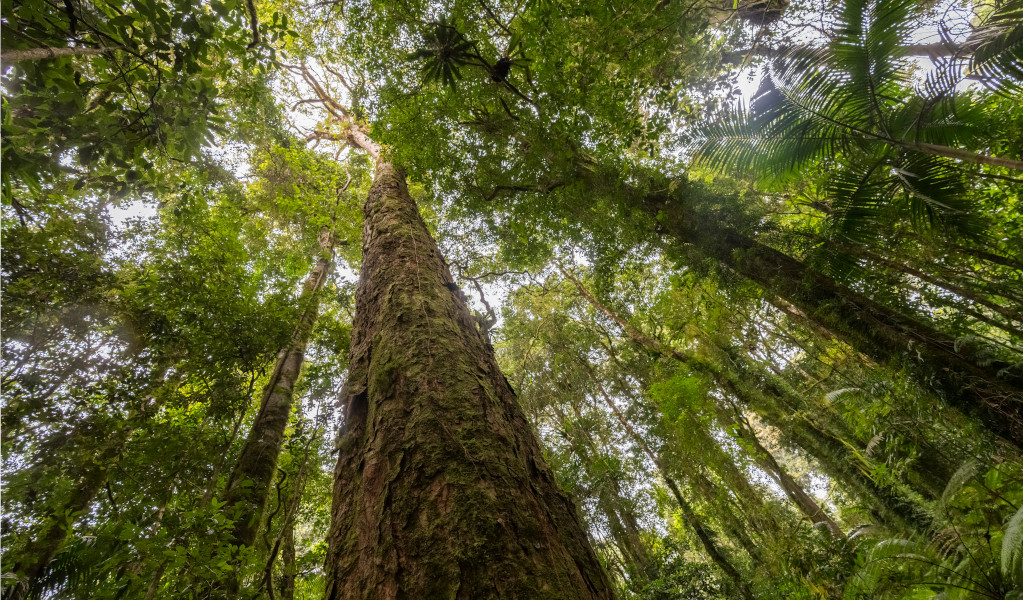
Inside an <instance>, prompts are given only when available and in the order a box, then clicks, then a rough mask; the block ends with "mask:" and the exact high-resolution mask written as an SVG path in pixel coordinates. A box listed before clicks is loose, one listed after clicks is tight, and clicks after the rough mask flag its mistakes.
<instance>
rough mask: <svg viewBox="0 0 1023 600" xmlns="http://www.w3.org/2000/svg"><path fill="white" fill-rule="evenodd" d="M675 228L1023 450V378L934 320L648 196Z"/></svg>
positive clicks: (674, 233) (647, 205)
mask: <svg viewBox="0 0 1023 600" xmlns="http://www.w3.org/2000/svg"><path fill="white" fill-rule="evenodd" d="M645 208H646V210H648V211H649V212H651V213H652V214H655V215H657V214H660V215H662V217H661V221H662V222H663V223H664V224H665V227H666V228H667V230H668V232H669V233H670V234H671V235H672V236H674V237H676V238H677V239H678V240H679V241H682V242H685V243H687V244H691V245H692V246H693V247H694V248H695V249H696V251H697V252H698V253H700V254H701V255H703V256H707V257H711V258H713V259H715V260H717V261H719V262H720V263H721V264H723V265H725V266H726V267H728V268H730V269H732V270H734V271H735V272H737V273H739V274H740V275H742V276H744V277H746V278H748V279H750V280H752V281H753V282H755V283H757V284H759V285H760V286H761V287H763V288H764V289H765V290H766V291H767V292H769V293H770V294H774V295H777V296H778V297H780V298H782V299H784V300H785V301H786V302H789V303H791V304H792V305H793V306H795V307H796V308H798V309H799V310H800V311H802V312H803V314H805V315H807V318H808V319H812V320H813V321H815V322H816V323H818V324H819V325H821V326H823V327H825V328H826V329H827V330H828V331H829V332H831V334H832V335H833V336H834V337H836V338H838V339H840V340H842V341H844V342H846V343H847V344H849V345H850V346H851V347H853V348H854V349H856V350H857V351H859V352H861V353H862V354H864V355H866V356H869V357H871V358H873V359H875V360H877V361H878V362H881V363H888V362H892V363H899V362H902V361H904V360H909V361H913V362H915V363H917V364H915V365H914V366H913V369H912V371H913V373H914V374H915V375H916V377H917V379H918V380H919V381H920V382H921V384H922V385H923V386H925V387H929V388H931V389H934V390H935V391H937V392H938V393H939V394H940V395H941V396H942V398H943V399H944V400H945V401H946V402H947V403H948V404H949V405H951V406H953V407H955V408H957V409H959V410H961V411H963V412H964V413H966V414H969V415H973V416H974V417H976V418H977V419H978V420H979V421H980V422H981V423H983V424H984V426H985V427H987V428H988V429H989V430H990V431H991V432H992V433H994V434H996V435H998V436H1000V437H1002V438H1003V439H1005V440H1007V441H1009V442H1011V443H1012V444H1014V445H1015V446H1016V447H1018V448H1023V378H1020V377H1019V376H1018V375H1013V374H1012V373H1010V372H1008V371H1005V372H1000V370H1001V368H1002V366H1003V365H999V364H982V363H981V362H979V361H974V360H973V359H972V358H971V357H970V356H969V355H968V354H967V353H966V352H965V351H964V349H963V348H960V347H959V345H958V344H956V340H955V339H954V338H953V337H951V336H949V335H947V334H945V333H943V332H941V331H938V330H936V329H934V328H933V327H930V326H929V325H928V324H926V323H923V322H921V321H919V320H917V319H914V318H911V317H908V316H906V315H902V314H900V313H898V312H896V311H894V310H892V309H890V308H888V307H887V306H884V305H882V304H880V303H878V302H875V301H873V300H871V299H870V298H867V297H866V296H863V295H862V294H859V293H857V292H855V291H853V290H852V289H850V288H848V287H845V286H842V285H840V284H839V283H838V282H836V281H835V280H833V279H831V278H829V277H826V276H825V275H823V274H821V273H817V272H815V271H814V270H812V269H810V268H808V267H807V266H806V265H804V264H803V263H801V262H799V261H797V260H795V259H793V258H792V257H790V256H788V255H786V254H783V253H781V252H779V251H777V250H775V249H774V248H771V247H769V246H765V245H764V244H761V243H759V242H757V241H756V240H754V239H752V238H750V237H747V236H744V235H742V234H741V233H739V232H738V231H735V230H733V229H730V228H728V227H724V226H722V225H720V223H718V222H716V221H715V220H714V219H712V218H698V217H697V216H696V215H694V214H692V213H691V212H689V211H686V210H684V209H683V208H681V207H680V206H679V205H678V204H677V203H674V202H668V201H665V200H664V199H660V198H653V197H650V196H648V197H647V198H646V200H645Z"/></svg>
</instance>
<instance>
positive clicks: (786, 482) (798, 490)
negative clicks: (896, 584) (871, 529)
mask: <svg viewBox="0 0 1023 600" xmlns="http://www.w3.org/2000/svg"><path fill="white" fill-rule="evenodd" d="M720 414H721V417H722V419H723V420H724V421H725V422H726V423H732V424H734V425H735V430H736V433H737V434H738V435H739V436H740V437H741V438H742V439H743V440H744V441H745V442H746V443H748V444H749V445H750V446H752V452H751V453H750V455H751V456H752V457H753V459H754V460H755V461H756V462H757V465H758V466H759V467H760V468H761V469H763V470H764V471H765V472H767V474H768V475H770V476H771V477H772V478H773V479H774V480H775V481H776V482H777V483H778V485H779V486H780V487H781V489H782V490H783V491H784V492H785V495H786V496H788V497H789V500H791V501H792V503H793V504H795V505H796V506H797V507H798V508H799V510H800V512H802V513H803V515H804V516H806V518H808V519H810V522H812V523H823V524H825V525H826V526H827V527H828V530H829V531H831V534H832V535H834V536H835V537H838V538H841V537H845V534H844V533H842V529H841V528H840V527H839V526H838V523H835V521H834V520H833V519H832V518H831V517H830V516H828V513H826V512H824V509H822V508H821V507H820V505H819V504H817V501H816V500H814V499H813V498H812V497H811V496H810V495H809V494H807V493H806V491H805V490H804V489H803V486H801V485H799V483H797V482H796V480H795V479H793V478H792V476H791V475H789V473H788V471H786V470H785V468H784V467H782V466H781V465H780V464H779V463H778V460H777V459H776V458H775V457H774V455H773V454H771V452H770V451H769V450H768V449H767V448H765V447H764V445H763V444H761V443H760V439H759V438H757V433H756V431H754V430H753V428H752V427H751V426H750V424H749V422H748V421H746V417H744V416H742V415H730V414H729V411H728V410H727V409H724V408H723V407H722V410H721V411H720Z"/></svg>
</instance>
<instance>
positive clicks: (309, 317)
mask: <svg viewBox="0 0 1023 600" xmlns="http://www.w3.org/2000/svg"><path fill="white" fill-rule="evenodd" d="M325 229H326V228H325ZM333 250H334V246H333V236H332V234H331V233H330V232H329V231H326V232H321V235H320V251H321V252H320V256H319V257H317V259H316V264H315V265H314V266H313V270H312V271H311V272H310V273H309V276H308V277H306V280H305V281H304V282H303V284H302V295H301V297H300V299H299V303H300V304H301V305H302V306H303V309H302V313H301V315H300V316H299V321H298V325H297V326H296V327H295V330H294V332H293V333H292V335H291V341H290V343H289V344H288V346H286V347H285V348H282V349H281V351H280V353H279V354H278V356H277V363H276V364H275V365H274V370H273V373H272V374H271V375H270V381H269V382H267V385H266V390H265V391H264V393H263V400H262V403H261V404H260V407H259V413H258V414H257V415H256V419H255V420H254V421H253V423H252V429H251V430H250V431H249V435H248V437H247V438H246V440H245V445H244V446H242V451H241V454H239V456H238V462H236V463H235V466H234V469H233V470H232V471H231V476H230V477H229V478H228V482H227V489H226V491H225V493H224V502H225V504H224V514H225V516H227V517H228V518H229V519H233V520H234V526H233V531H232V536H233V543H234V544H235V545H238V546H251V545H252V543H253V542H254V541H255V539H256V533H257V532H258V531H259V528H260V526H261V524H262V521H263V512H264V511H265V509H266V502H267V495H268V493H269V491H270V485H271V484H272V483H273V479H274V474H275V473H276V471H277V459H278V457H279V456H280V453H281V446H282V445H283V444H284V431H285V429H286V428H287V425H288V421H289V419H290V417H291V400H292V395H293V394H294V390H295V383H296V382H297V381H298V376H299V373H300V372H301V371H302V364H303V363H304V362H305V350H306V346H307V345H308V343H309V338H310V336H311V335H312V331H313V327H314V325H315V324H316V318H317V316H318V315H319V300H318V298H317V293H318V292H319V290H320V288H322V287H323V283H324V281H326V279H327V273H328V271H329V270H330V265H331V259H332V258H333Z"/></svg>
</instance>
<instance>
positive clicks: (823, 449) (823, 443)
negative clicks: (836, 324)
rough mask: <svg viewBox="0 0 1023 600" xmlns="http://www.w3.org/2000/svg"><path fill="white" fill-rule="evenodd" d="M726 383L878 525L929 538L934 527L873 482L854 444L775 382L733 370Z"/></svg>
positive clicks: (724, 373)
mask: <svg viewBox="0 0 1023 600" xmlns="http://www.w3.org/2000/svg"><path fill="white" fill-rule="evenodd" d="M721 373H722V376H723V377H725V378H727V379H726V383H727V389H728V391H729V393H730V394H732V395H733V396H734V397H735V398H738V399H739V400H740V401H742V402H743V403H744V404H746V405H747V406H749V407H750V408H751V409H752V410H753V411H754V412H756V413H757V414H758V415H759V416H760V417H761V418H763V419H764V420H765V421H766V422H767V423H768V424H770V425H773V426H774V427H777V428H778V429H780V430H781V431H782V433H783V434H784V435H785V436H786V437H788V438H789V439H790V440H792V441H793V442H794V443H795V445H796V446H798V447H800V448H802V449H803V450H805V451H806V452H808V453H809V454H810V455H811V456H813V457H814V458H816V459H817V460H818V461H819V462H820V463H821V465H822V466H823V467H824V470H825V472H826V473H827V474H828V475H829V476H831V477H834V478H836V479H838V480H840V481H841V482H842V483H843V484H844V485H845V486H846V487H847V488H849V489H850V490H851V491H852V492H853V493H854V494H855V495H856V496H858V497H859V498H860V499H861V500H862V501H863V502H864V503H866V504H867V505H868V506H870V507H871V508H872V511H873V515H874V518H875V520H877V521H878V522H879V523H886V524H889V525H892V526H895V527H897V528H899V529H902V530H905V531H909V532H922V533H927V532H930V531H931V530H933V528H934V521H933V519H931V517H930V516H929V515H928V514H927V513H926V512H925V511H923V510H922V509H921V508H920V507H918V506H917V505H916V504H915V503H914V502H913V501H912V500H910V499H909V498H907V497H906V495H905V494H903V493H902V492H901V491H900V490H899V489H897V488H895V487H893V486H891V485H881V484H878V483H877V482H876V481H874V480H873V479H872V478H871V476H870V471H871V465H870V464H869V463H868V462H867V461H866V460H865V459H864V457H863V456H862V454H860V453H859V451H858V450H856V449H855V448H854V447H852V446H851V445H850V444H849V443H847V442H846V441H844V440H843V439H842V438H841V437H838V436H836V435H835V434H834V433H832V432H830V431H827V430H825V429H823V428H821V427H820V426H818V425H817V424H816V423H814V422H813V421H812V420H810V419H808V418H806V417H805V416H802V417H801V416H797V415H799V414H800V413H803V412H804V409H805V407H803V406H802V405H801V404H793V403H790V402H789V399H791V398H792V396H791V395H790V394H787V393H786V392H785V391H784V390H782V389H779V387H780V386H779V384H778V383H776V382H774V381H772V378H771V377H763V378H761V379H760V380H756V381H755V380H754V378H753V377H752V376H749V375H745V374H744V375H739V374H738V373H736V372H733V371H731V370H730V369H724V370H722V371H721Z"/></svg>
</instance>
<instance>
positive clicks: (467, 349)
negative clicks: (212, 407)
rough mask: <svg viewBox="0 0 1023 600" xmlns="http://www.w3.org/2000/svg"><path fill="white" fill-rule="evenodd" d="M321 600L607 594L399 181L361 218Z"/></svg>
mask: <svg viewBox="0 0 1023 600" xmlns="http://www.w3.org/2000/svg"><path fill="white" fill-rule="evenodd" d="M344 400H345V401H346V403H347V410H346V416H345V423H344V428H343V430H342V432H341V435H340V438H339V441H338V445H339V448H338V451H339V456H338V463H337V467H336V470H335V483H334V502H333V509H332V510H333V515H332V516H333V518H332V524H331V531H330V534H329V538H328V541H329V549H328V554H327V593H326V596H325V597H326V598H327V600H339V599H349V598H473V599H477V598H530V599H534V598H536V599H539V598H612V597H613V592H612V591H611V586H610V585H609V582H608V581H607V578H606V575H605V574H604V572H603V571H602V569H601V567H600V564H599V563H598V561H597V558H596V556H595V555H594V553H593V550H592V549H591V548H590V545H589V542H588V540H587V538H586V533H585V531H584V529H583V526H582V524H581V523H580V522H579V519H578V516H577V512H576V509H575V507H574V506H573V505H572V503H571V501H570V500H569V499H568V498H567V497H566V496H565V494H564V493H563V492H562V491H561V490H560V489H559V488H558V486H557V484H556V483H555V480H554V476H553V474H552V473H551V471H550V469H549V468H548V467H547V466H546V464H545V463H544V460H543V458H542V456H541V452H540V448H539V445H538V444H537V441H536V438H535V436H534V434H533V432H532V430H531V428H530V426H529V424H528V423H527V421H526V420H525V417H524V415H523V413H522V410H521V408H520V407H519V405H518V403H517V401H516V398H515V395H514V393H513V392H512V390H511V387H510V386H509V385H508V382H507V380H506V379H505V378H504V375H502V373H501V371H500V369H499V368H498V366H497V363H496V361H495V359H494V354H493V349H492V348H491V347H490V346H489V344H488V343H487V342H486V339H485V336H484V335H483V334H482V333H481V332H480V331H479V330H478V329H477V326H476V321H475V320H474V319H473V317H472V315H471V314H470V312H469V310H468V308H467V307H466V305H465V300H464V296H462V294H461V293H460V292H459V290H458V287H457V286H456V285H455V283H454V281H453V279H452V278H451V274H450V272H449V271H448V268H447V265H446V264H445V263H444V260H443V259H442V257H441V255H440V252H439V251H438V249H437V246H436V244H435V243H434V241H433V239H432V238H431V237H430V235H429V233H428V232H427V229H426V226H425V224H424V223H423V221H422V219H421V218H420V216H419V213H418V210H417V209H416V206H415V203H414V201H413V200H412V199H411V197H410V196H409V194H408V190H407V188H406V186H405V181H404V176H403V174H402V173H401V172H400V171H399V170H397V169H395V168H394V167H393V166H392V165H391V164H389V163H387V162H379V163H378V165H377V175H376V179H375V181H374V183H373V187H372V189H371V190H370V193H369V198H368V199H367V201H366V206H365V223H364V230H363V264H362V272H361V276H360V281H359V288H358V292H357V295H356V316H355V326H354V334H353V346H352V356H351V367H350V373H349V379H348V384H347V387H346V392H345V394H344Z"/></svg>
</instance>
